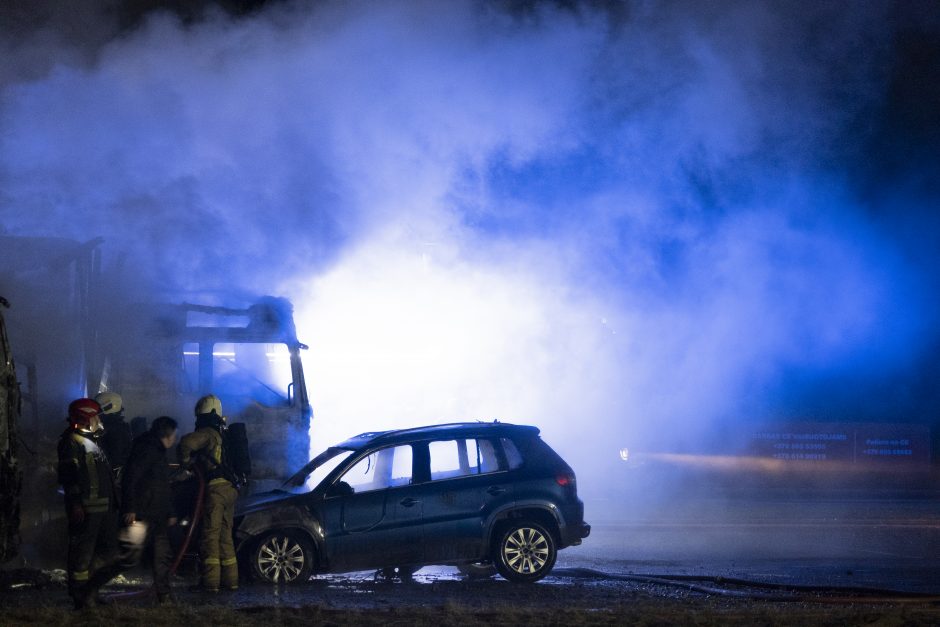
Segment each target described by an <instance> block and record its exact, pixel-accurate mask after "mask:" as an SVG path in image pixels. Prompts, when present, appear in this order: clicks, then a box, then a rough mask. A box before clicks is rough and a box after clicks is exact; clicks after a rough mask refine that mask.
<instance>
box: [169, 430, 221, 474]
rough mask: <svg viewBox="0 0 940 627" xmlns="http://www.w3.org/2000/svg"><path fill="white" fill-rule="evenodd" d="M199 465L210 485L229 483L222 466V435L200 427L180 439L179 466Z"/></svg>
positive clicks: (216, 431)
mask: <svg viewBox="0 0 940 627" xmlns="http://www.w3.org/2000/svg"><path fill="white" fill-rule="evenodd" d="M197 462H198V463H199V464H200V466H201V468H202V470H203V472H204V474H205V477H206V482H207V483H209V484H210V485H213V484H217V483H221V482H223V481H228V482H229V483H231V481H229V479H228V478H227V472H226V469H225V468H224V467H223V466H222V434H221V433H219V431H218V429H215V428H213V427H200V428H198V429H196V430H195V431H193V432H192V433H188V434H186V435H184V436H183V437H182V439H180V464H181V465H182V467H183V468H189V467H190V466H192V465H193V463H197Z"/></svg>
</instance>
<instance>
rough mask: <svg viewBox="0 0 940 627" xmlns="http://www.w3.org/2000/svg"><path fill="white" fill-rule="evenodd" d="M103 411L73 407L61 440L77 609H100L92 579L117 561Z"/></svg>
mask: <svg viewBox="0 0 940 627" xmlns="http://www.w3.org/2000/svg"><path fill="white" fill-rule="evenodd" d="M100 412H101V406H100V405H98V403H96V402H95V401H93V400H91V399H90V398H80V399H78V400H75V401H72V403H71V404H70V405H69V417H68V421H69V428H68V429H66V430H65V432H64V433H63V434H62V437H61V438H59V445H58V457H59V462H58V475H59V483H60V484H61V485H62V490H63V491H64V493H65V512H66V517H67V518H68V522H69V527H68V533H69V549H68V586H69V595H70V596H71V597H72V599H73V601H74V602H75V607H76V609H81V608H83V607H85V606H86V605H93V604H94V590H91V589H90V588H89V581H90V576H91V573H92V572H93V571H94V569H95V568H101V567H103V565H104V564H106V563H108V562H109V561H110V560H112V559H113V555H114V553H115V549H116V548H117V538H116V535H117V506H116V502H115V501H116V498H115V497H116V494H115V488H114V483H113V475H112V472H111V465H110V463H109V462H108V457H107V455H105V453H104V451H103V450H102V449H101V447H99V446H98V436H99V435H100V433H101V421H100V419H99V415H100Z"/></svg>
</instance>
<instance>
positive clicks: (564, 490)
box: [235, 423, 591, 583]
mask: <svg viewBox="0 0 940 627" xmlns="http://www.w3.org/2000/svg"><path fill="white" fill-rule="evenodd" d="M590 530H591V527H590V525H588V524H586V523H585V522H584V505H583V503H582V502H581V501H580V500H579V499H578V495H577V487H576V482H575V475H574V472H573V471H572V470H571V467H570V466H568V464H566V463H565V461H564V460H563V459H562V458H561V457H560V456H559V455H558V454H557V453H556V452H555V451H553V450H552V449H551V447H549V446H548V445H547V444H546V443H545V442H543V441H542V439H541V438H540V437H539V430H538V429H537V428H536V427H530V426H520V425H511V424H505V423H460V424H449V425H436V426H428V427H420V428H415V429H405V430H400V431H387V432H381V433H364V434H362V435H359V436H356V437H354V438H352V439H350V440H347V441H345V442H343V443H341V444H338V445H336V446H333V447H330V448H328V449H327V450H326V451H324V452H323V453H322V454H320V455H318V456H317V457H316V458H315V459H313V460H312V461H310V462H309V463H308V464H307V465H306V466H304V467H303V468H302V469H301V470H300V471H299V472H297V473H296V474H295V475H294V476H293V477H291V478H290V479H288V480H287V481H286V482H284V485H283V486H282V487H281V488H280V489H276V490H273V491H271V492H266V493H263V494H256V495H253V496H251V497H247V498H245V499H243V500H242V501H241V502H240V503H239V506H238V509H237V511H236V517H235V540H236V547H237V549H238V551H239V553H240V555H241V556H242V560H245V563H247V564H250V568H251V571H252V572H253V574H254V576H255V577H257V578H259V579H261V580H265V581H269V582H285V583H290V582H300V581H306V580H308V579H309V577H310V575H311V574H313V573H328V572H329V573H335V572H349V571H356V570H367V569H389V570H391V569H396V570H397V571H398V572H401V573H409V574H410V573H411V572H413V571H414V570H416V569H417V568H420V567H421V566H425V565H430V564H451V565H456V566H458V567H461V568H462V569H464V570H465V572H470V573H477V574H479V573H481V572H482V573H485V572H486V570H487V569H492V568H495V570H496V571H498V572H499V573H500V574H501V575H502V576H503V577H505V578H506V579H508V580H510V581H517V582H532V581H537V580H539V579H541V578H542V577H544V576H545V575H547V574H548V573H549V572H550V571H551V569H552V567H553V566H554V564H555V558H556V556H557V553H558V551H559V550H560V549H563V548H565V547H568V546H572V545H576V544H580V543H581V540H582V538H585V537H587V536H588V534H589V533H590Z"/></svg>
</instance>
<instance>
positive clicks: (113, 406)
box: [95, 392, 124, 414]
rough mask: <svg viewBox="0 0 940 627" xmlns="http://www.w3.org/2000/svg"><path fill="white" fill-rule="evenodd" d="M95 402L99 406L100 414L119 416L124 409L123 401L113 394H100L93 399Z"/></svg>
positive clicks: (119, 396)
mask: <svg viewBox="0 0 940 627" xmlns="http://www.w3.org/2000/svg"><path fill="white" fill-rule="evenodd" d="M95 402H97V403H98V404H99V405H101V413H102V414H119V413H121V410H122V409H124V400H123V399H122V398H121V395H120V394H115V393H114V392H102V393H101V394H99V395H98V396H96V397H95Z"/></svg>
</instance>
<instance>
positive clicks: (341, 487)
mask: <svg viewBox="0 0 940 627" xmlns="http://www.w3.org/2000/svg"><path fill="white" fill-rule="evenodd" d="M355 493H356V491H355V490H353V488H352V486H351V485H349V484H348V483H346V482H345V481H337V482H336V483H334V484H333V485H331V486H330V489H329V490H327V491H326V496H327V497H334V496H349V495H350V494H355Z"/></svg>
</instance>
